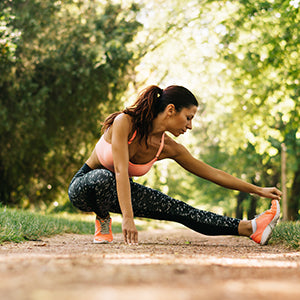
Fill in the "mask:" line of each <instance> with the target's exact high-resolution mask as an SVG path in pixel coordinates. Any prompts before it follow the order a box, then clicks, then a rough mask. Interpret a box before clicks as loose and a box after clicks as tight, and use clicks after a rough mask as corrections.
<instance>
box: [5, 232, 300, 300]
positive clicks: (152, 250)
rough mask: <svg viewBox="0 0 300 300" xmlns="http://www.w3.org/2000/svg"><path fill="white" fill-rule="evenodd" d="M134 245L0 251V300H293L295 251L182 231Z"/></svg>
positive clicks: (144, 235) (74, 239)
mask: <svg viewBox="0 0 300 300" xmlns="http://www.w3.org/2000/svg"><path fill="white" fill-rule="evenodd" d="M139 240H140V244H139V245H138V246H125V245H124V244H123V243H122V239H121V235H115V242H114V244H112V245H94V244H92V243H91V241H92V236H91V235H73V234H72V235H63V236H55V237H53V238H45V239H43V241H37V242H26V243H23V244H5V245H2V246H0V279H1V280H0V293H1V294H0V295H1V299H3V300H11V299H12V300H15V299H16V300H23V299H30V300H37V299H38V300H40V299H42V300H48V299H49V300H50V299H55V300H62V299H63V300H67V299H72V300H83V299H84V300H86V299H91V300H93V299H109V300H115V299H122V300H127V299H131V300H132V299H133V300H135V299H136V300H137V299H145V300H148V299H149V300H150V299H151V300H156V299H163V300H168V299H170V300H177V299H180V300H181V299H209V300H211V299H212V300H214V299H224V300H227V299H243V300H245V299H246V300H247V299H251V300H252V299H272V300H277V299H278V300H279V299H280V300H282V299H284V300H287V299H297V300H299V299H300V252H295V251H290V250H286V249H284V248H279V247H275V246H265V247H261V246H259V245H256V244H254V243H253V242H252V241H250V240H248V239H246V238H239V237H206V236H203V235H199V234H197V233H194V232H192V231H190V230H187V229H176V230H154V231H151V232H149V231H146V232H140V233H139Z"/></svg>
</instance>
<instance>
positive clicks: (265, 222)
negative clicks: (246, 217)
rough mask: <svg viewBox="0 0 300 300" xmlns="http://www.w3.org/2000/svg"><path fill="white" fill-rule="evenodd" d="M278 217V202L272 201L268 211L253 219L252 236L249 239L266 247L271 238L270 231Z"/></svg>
mask: <svg viewBox="0 0 300 300" xmlns="http://www.w3.org/2000/svg"><path fill="white" fill-rule="evenodd" d="M279 217H280V205H279V201H278V200H272V206H271V208H270V209H269V210H267V211H265V212H264V213H262V214H260V215H259V216H257V217H256V218H255V219H253V220H252V221H251V222H252V225H253V234H252V235H251V236H250V238H251V239H252V240H253V241H254V242H256V243H258V244H261V245H266V244H267V243H268V241H269V239H270V237H271V234H272V231H273V229H274V227H275V226H276V223H277V221H278V220H279Z"/></svg>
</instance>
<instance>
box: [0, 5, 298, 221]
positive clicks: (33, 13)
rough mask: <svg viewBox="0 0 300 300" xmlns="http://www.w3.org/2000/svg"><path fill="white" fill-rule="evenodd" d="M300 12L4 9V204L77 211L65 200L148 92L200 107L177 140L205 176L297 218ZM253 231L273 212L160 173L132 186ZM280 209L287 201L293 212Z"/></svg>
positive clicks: (0, 173)
mask: <svg viewBox="0 0 300 300" xmlns="http://www.w3.org/2000/svg"><path fill="white" fill-rule="evenodd" d="M299 6H300V0H289V1H286V0H268V1H266V0H264V1H260V0H255V1H254V0H253V1H252V0H250V1H243V0H240V1H222V0H215V1H213V0H207V1H205V0H203V1H201V0H198V1H196V0H186V1H180V0H141V1H129V0H128V1H125V0H124V1H121V0H115V1H112V0H111V1H105V0H101V1H100V0H65V1H54V0H1V2H0V202H1V203H2V205H4V206H14V207H18V208H24V209H37V210H42V211H72V210H74V208H72V207H71V205H70V204H69V202H68V196H67V188H68V185H69V182H70V180H71V178H72V177H73V175H74V173H75V172H76V171H77V169H78V168H80V167H81V165H82V164H83V163H84V162H85V160H86V159H87V158H88V156H89V155H90V153H91V151H92V149H93V147H94V146H95V143H96V142H97V140H98V139H99V137H100V135H101V132H100V131H101V122H103V121H104V119H105V117H106V116H107V114H109V113H111V112H113V111H115V110H121V109H123V108H124V106H126V105H129V104H130V103H132V102H133V101H134V100H135V98H136V96H137V93H138V92H139V91H140V90H141V89H143V88H145V87H146V86H148V85H152V84H156V85H159V86H160V87H162V88H165V87H167V86H168V85H171V84H177V85H183V86H185V87H187V88H188V89H190V90H191V91H192V92H193V93H194V94H195V95H196V97H197V98H198V100H199V102H200V108H199V111H198V115H197V117H196V119H195V121H194V126H193V127H194V128H193V130H192V131H191V132H189V133H187V134H186V135H185V136H182V137H180V138H178V139H179V140H180V142H182V143H184V144H185V146H186V147H187V148H188V149H189V150H190V151H191V153H192V154H193V155H194V156H195V157H197V158H199V159H201V160H203V161H205V162H206V163H208V164H210V165H212V166H214V167H216V168H220V169H222V170H224V171H226V172H228V173H230V174H232V175H234V176H237V177H239V178H242V179H243V180H246V181H248V182H251V183H253V184H257V185H260V186H277V187H278V188H280V189H282V190H283V191H284V192H285V197H284V198H285V199H286V203H287V205H286V206H285V207H284V218H285V219H288V220H297V219H299V213H300V128H299V124H300V102H299V95H300V84H299V80H300V76H299V75H300V71H299V66H300V64H299V62H300V51H299V50H300V44H299V41H300V31H299V21H300V13H299ZM137 181H139V182H140V183H142V184H145V185H148V186H150V187H153V188H156V189H159V190H161V191H163V192H165V193H167V194H169V195H170V196H172V197H175V198H177V199H180V200H184V201H186V202H189V203H190V204H192V205H194V206H197V207H199V208H202V209H209V210H212V211H215V212H217V213H221V214H225V215H228V216H234V217H238V218H252V217H253V216H254V215H255V214H256V213H257V212H259V211H261V210H262V209H266V208H268V207H269V201H266V199H260V198H258V197H256V196H252V195H248V194H244V193H240V192H237V191H231V190H226V189H224V188H221V187H218V186H216V185H215V184H212V183H209V182H207V181H205V180H202V179H200V178H197V177H195V176H193V175H191V174H188V173H187V172H186V171H184V170H183V169H182V168H180V167H179V166H178V165H176V164H175V163H174V162H172V161H169V160H166V161H162V162H159V163H157V164H156V165H155V167H154V168H153V169H152V170H151V172H150V173H149V174H147V176H144V177H141V178H139V179H137ZM284 203H285V202H284Z"/></svg>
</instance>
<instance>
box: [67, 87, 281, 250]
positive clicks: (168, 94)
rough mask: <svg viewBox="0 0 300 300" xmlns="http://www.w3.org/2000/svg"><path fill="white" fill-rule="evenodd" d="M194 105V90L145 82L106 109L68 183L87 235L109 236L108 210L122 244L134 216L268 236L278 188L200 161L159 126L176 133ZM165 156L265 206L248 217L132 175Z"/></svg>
mask: <svg viewBox="0 0 300 300" xmlns="http://www.w3.org/2000/svg"><path fill="white" fill-rule="evenodd" d="M197 106H198V102H197V100H196V98H195V96H194V95H193V94H192V93H191V92H190V91H189V90H187V89H186V88H184V87H181V86H169V87H168V88H166V89H164V90H162V89H161V88H159V87H158V86H150V87H148V88H147V89H145V90H144V91H143V92H142V93H141V94H140V95H139V97H138V99H137V101H136V102H135V103H134V105H133V106H131V107H129V108H126V109H125V110H123V111H122V112H116V113H113V114H111V115H110V116H108V118H107V119H106V120H105V122H104V125H103V132H104V133H103V135H102V136H101V138H100V140H99V141H98V143H97V144H96V146H95V149H94V150H93V152H92V154H91V156H90V157H89V158H88V160H87V161H86V163H85V164H84V165H83V166H82V168H81V169H80V170H79V171H78V172H77V173H76V174H75V176H74V178H73V179H72V181H71V184H70V186H69V190H68V194H69V198H70V200H71V202H72V203H73V205H74V206H75V207H77V208H79V209H80V210H82V211H87V212H89V211H93V212H95V213H96V223H95V235H94V243H110V242H112V241H113V235H112V231H111V218H110V214H109V213H110V212H113V213H121V214H122V215H123V221H122V231H123V237H124V242H125V243H128V244H137V243H138V232H137V229H136V226H135V223H134V217H145V218H150V219H157V220H166V221H175V222H179V223H182V224H184V225H185V226H187V227H189V228H191V229H193V230H195V231H197V232H199V233H202V234H206V235H239V236H248V237H250V238H251V239H252V240H253V241H255V242H256V243H259V244H261V245H265V244H266V243H267V242H268V240H269V238H270V236H271V233H272V229H273V228H274V226H275V225H276V223H277V221H278V219H279V215H280V206H279V202H278V200H280V197H281V192H280V191H279V190H278V189H277V188H275V187H270V188H262V187H258V186H255V185H253V184H250V183H247V182H244V181H242V180H240V179H237V178H235V177H233V176H231V175H229V174H227V173H225V172H223V171H221V170H218V169H215V168H213V167H211V166H209V165H207V164H205V163H204V162H202V161H200V160H198V159H196V158H194V157H193V156H192V155H191V154H190V153H189V151H188V150H187V149H186V148H185V147H184V146H183V145H181V144H178V143H177V142H175V141H174V140H173V139H172V138H171V137H170V136H169V135H167V134H166V132H169V133H171V134H172V135H174V136H176V137H177V136H179V135H180V134H184V133H185V132H186V131H187V130H188V129H192V120H193V118H194V116H195V114H196V111H197ZM166 158H170V159H173V160H175V161H176V162H177V163H178V164H179V165H181V166H182V167H183V168H184V169H186V170H187V171H189V172H191V173H193V174H195V175H196V176H199V177H201V178H205V179H207V180H209V181H212V182H214V183H216V184H218V185H221V186H223V187H225V188H229V189H234V190H239V191H242V192H246V193H254V194H257V195H259V196H261V197H266V198H270V199H272V205H271V208H270V209H269V210H267V211H265V212H264V213H263V214H261V215H260V216H258V217H257V218H255V219H253V220H250V221H248V220H239V219H235V218H230V217H225V216H221V215H217V214H214V213H211V212H207V211H203V210H199V209H196V208H194V207H192V206H190V205H188V204H186V203H185V202H182V201H179V200H176V199H173V198H171V197H169V196H167V195H165V194H163V193H161V192H160V191H157V190H154V189H151V188H148V187H145V186H143V185H140V184H138V183H136V182H134V181H133V180H132V178H131V177H132V176H142V175H144V174H146V173H147V172H148V171H149V170H150V168H151V167H152V165H153V164H154V163H155V162H156V161H158V160H162V159H166Z"/></svg>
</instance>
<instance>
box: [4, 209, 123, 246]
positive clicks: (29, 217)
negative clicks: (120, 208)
mask: <svg viewBox="0 0 300 300" xmlns="http://www.w3.org/2000/svg"><path fill="white" fill-rule="evenodd" d="M89 219H90V220H89ZM94 226H95V223H94V217H93V218H91V217H89V218H87V217H85V220H84V216H83V215H76V216H74V215H43V214H41V213H33V212H29V211H24V210H18V209H10V208H4V207H0V244H1V243H3V242H16V243H18V242H23V241H26V240H39V239H40V238H41V237H47V236H51V235H54V234H62V233H78V234H93V233H94ZM112 231H113V232H114V233H117V232H122V229H121V224H120V223H117V222H114V224H113V226H112Z"/></svg>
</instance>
